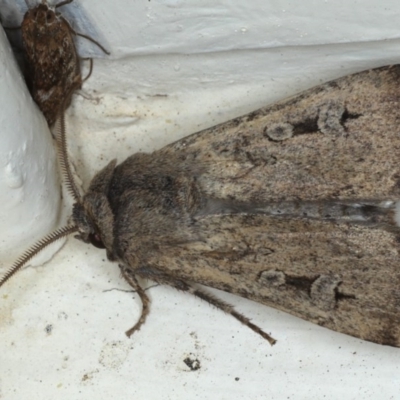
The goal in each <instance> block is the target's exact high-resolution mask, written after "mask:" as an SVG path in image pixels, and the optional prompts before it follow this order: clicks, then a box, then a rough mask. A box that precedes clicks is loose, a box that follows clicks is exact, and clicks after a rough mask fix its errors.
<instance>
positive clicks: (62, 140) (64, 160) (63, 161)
mask: <svg viewBox="0 0 400 400" xmlns="http://www.w3.org/2000/svg"><path fill="white" fill-rule="evenodd" d="M56 125H57V128H58V129H57V130H58V132H57V136H58V138H57V139H58V140H57V141H58V146H57V147H58V152H59V156H60V157H59V161H60V165H61V170H62V173H63V175H64V178H65V181H66V185H67V189H68V192H69V193H70V194H71V196H72V197H73V198H74V200H75V201H76V202H78V203H79V202H80V201H81V195H80V193H79V190H78V187H77V186H76V183H75V179H74V176H73V174H72V171H71V166H70V163H69V157H68V151H67V136H66V133H65V116H64V108H63V109H62V111H61V112H60V114H59V118H58V124H56Z"/></svg>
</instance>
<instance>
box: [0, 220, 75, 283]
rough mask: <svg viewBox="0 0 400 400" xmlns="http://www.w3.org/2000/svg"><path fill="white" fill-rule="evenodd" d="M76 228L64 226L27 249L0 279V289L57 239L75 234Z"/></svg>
mask: <svg viewBox="0 0 400 400" xmlns="http://www.w3.org/2000/svg"><path fill="white" fill-rule="evenodd" d="M77 231H78V227H77V226H75V225H71V226H64V227H63V228H60V229H57V230H56V231H54V232H52V233H50V234H49V235H47V236H45V237H44V238H43V239H40V240H39V241H38V242H36V243H35V244H34V245H33V246H32V247H31V248H30V249H28V250H27V251H26V252H25V253H24V254H23V255H22V256H21V257H19V258H18V260H17V261H16V262H15V263H14V264H13V266H12V267H11V268H10V269H9V270H8V271H7V272H6V273H5V275H4V276H3V277H2V278H1V279H0V287H1V286H3V285H4V284H5V283H6V282H7V281H8V280H9V279H10V278H11V277H12V276H13V275H14V274H15V273H16V272H17V271H18V270H20V269H21V268H22V267H23V266H24V265H25V264H26V263H27V262H28V261H29V260H30V259H31V258H33V257H34V256H35V255H36V254H38V253H39V252H41V251H42V250H43V249H44V248H45V247H47V246H48V245H49V244H51V243H54V242H55V241H57V240H58V239H61V238H63V237H65V236H68V235H70V234H71V233H74V232H77Z"/></svg>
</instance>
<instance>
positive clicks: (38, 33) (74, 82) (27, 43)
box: [21, 4, 82, 126]
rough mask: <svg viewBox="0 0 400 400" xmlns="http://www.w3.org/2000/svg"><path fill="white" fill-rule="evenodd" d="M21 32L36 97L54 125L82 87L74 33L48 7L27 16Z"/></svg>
mask: <svg viewBox="0 0 400 400" xmlns="http://www.w3.org/2000/svg"><path fill="white" fill-rule="evenodd" d="M21 32H22V42H23V45H24V49H25V55H26V60H27V64H28V65H27V67H28V68H27V70H28V82H29V86H30V90H31V93H32V97H33V99H34V100H35V102H36V103H37V104H38V106H39V108H40V109H41V111H42V112H43V114H44V116H45V118H46V120H47V122H48V124H49V126H52V125H53V124H54V123H55V121H56V118H57V115H58V114H59V112H60V110H61V109H62V108H66V107H68V106H69V104H70V102H71V95H72V93H73V91H75V90H77V89H80V87H81V85H82V76H81V72H80V66H79V56H78V54H77V51H76V48H75V44H74V38H73V33H72V31H71V28H70V26H69V24H68V22H67V21H66V20H65V19H64V18H63V17H62V16H61V15H60V14H59V13H56V12H55V11H54V10H52V9H50V8H49V7H48V6H47V4H39V5H37V6H36V7H34V8H32V9H29V10H28V11H27V12H26V13H25V16H24V19H23V21H22V24H21ZM68 97H69V98H68ZM66 98H67V99H66Z"/></svg>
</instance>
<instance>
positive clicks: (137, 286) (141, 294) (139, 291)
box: [119, 265, 150, 337]
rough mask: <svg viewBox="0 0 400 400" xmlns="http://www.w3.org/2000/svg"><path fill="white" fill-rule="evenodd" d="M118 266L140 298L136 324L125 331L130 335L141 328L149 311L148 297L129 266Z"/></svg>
mask: <svg viewBox="0 0 400 400" xmlns="http://www.w3.org/2000/svg"><path fill="white" fill-rule="evenodd" d="M119 268H120V269H121V273H122V276H123V277H124V278H125V279H126V280H127V281H128V283H129V284H130V285H131V286H132V287H133V288H134V289H135V290H136V292H137V294H138V295H139V297H140V300H141V301H142V313H141V315H140V318H139V320H138V322H136V324H135V325H134V326H132V328H130V329H128V330H127V331H126V332H125V334H126V336H128V337H131V335H132V334H133V333H134V332H135V331H138V330H139V329H140V328H141V326H142V325H143V324H144V323H145V322H146V318H147V316H148V315H149V312H150V299H149V297H148V296H147V294H146V292H145V291H144V289H143V288H142V287H141V286H140V284H139V282H138V281H137V279H136V276H135V274H134V273H133V272H132V271H131V270H130V269H129V268H126V267H124V266H123V265H120V266H119Z"/></svg>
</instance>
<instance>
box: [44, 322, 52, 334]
mask: <svg viewBox="0 0 400 400" xmlns="http://www.w3.org/2000/svg"><path fill="white" fill-rule="evenodd" d="M44 330H45V332H46V333H47V334H48V335H51V332H52V331H53V325H51V324H49V325H46V328H44Z"/></svg>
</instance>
